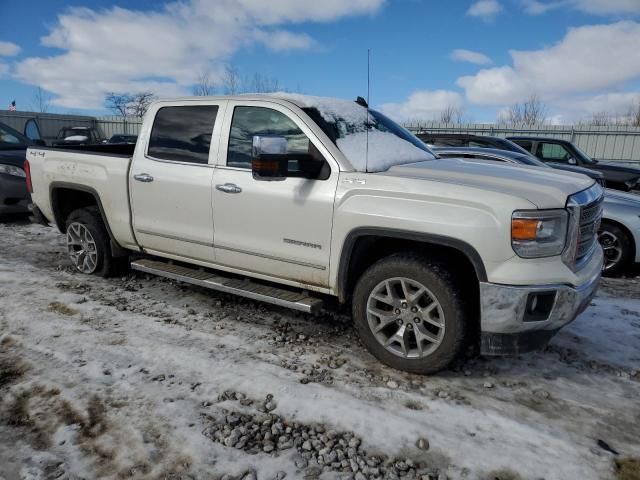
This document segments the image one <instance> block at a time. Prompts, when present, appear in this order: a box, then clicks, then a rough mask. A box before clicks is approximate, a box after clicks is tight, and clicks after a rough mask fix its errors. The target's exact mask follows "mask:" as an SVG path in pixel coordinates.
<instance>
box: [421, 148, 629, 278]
mask: <svg viewBox="0 0 640 480" xmlns="http://www.w3.org/2000/svg"><path fill="white" fill-rule="evenodd" d="M433 151H434V152H435V153H436V154H438V156H440V157H442V158H456V159H458V158H466V159H470V160H480V161H485V162H500V163H502V164H519V165H527V166H536V167H542V168H550V167H549V165H547V164H546V163H543V162H541V161H540V160H538V159H537V158H536V157H533V156H532V155H529V154H520V153H517V152H511V151H505V150H496V149H491V148H456V147H436V148H434V149H433ZM572 168H573V169H575V170H576V173H580V171H581V170H584V171H585V172H586V173H589V174H591V175H592V174H593V173H598V172H593V171H591V170H587V169H583V168H581V167H575V166H573V167H572ZM605 192H606V193H605V197H604V201H603V203H602V207H603V213H602V222H601V224H600V230H599V231H598V240H599V241H600V244H601V245H602V249H603V250H604V264H603V271H604V273H605V274H606V275H616V274H618V273H621V272H623V271H625V270H626V269H627V268H628V267H629V266H630V265H631V264H632V263H634V262H637V263H640V197H639V196H637V195H634V194H632V193H626V192H621V191H619V190H612V189H606V190H605Z"/></svg>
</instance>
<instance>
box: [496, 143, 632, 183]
mask: <svg viewBox="0 0 640 480" xmlns="http://www.w3.org/2000/svg"><path fill="white" fill-rule="evenodd" d="M508 138H509V140H511V141H512V142H514V143H517V144H518V145H519V146H521V147H522V148H524V149H525V150H527V151H528V152H530V153H532V154H534V155H535V156H536V157H538V158H539V159H540V160H542V161H543V162H545V163H548V164H549V165H551V166H552V167H553V166H555V165H577V166H579V167H583V168H588V169H590V170H595V171H597V172H601V173H602V174H603V175H604V178H605V181H606V185H607V188H613V189H615V190H622V191H624V192H635V193H640V168H636V167H631V166H626V165H616V164H615V163H613V162H600V161H598V160H594V159H593V158H591V157H589V155H587V154H586V153H584V152H583V151H582V150H580V148H578V146H577V145H574V144H573V143H571V142H569V141H567V140H561V139H558V138H539V137H528V136H518V137H508Z"/></svg>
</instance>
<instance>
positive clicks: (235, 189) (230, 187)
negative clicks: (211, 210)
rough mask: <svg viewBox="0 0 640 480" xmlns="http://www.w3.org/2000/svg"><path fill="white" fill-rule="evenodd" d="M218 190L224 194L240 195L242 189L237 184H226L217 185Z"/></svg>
mask: <svg viewBox="0 0 640 480" xmlns="http://www.w3.org/2000/svg"><path fill="white" fill-rule="evenodd" d="M216 190H220V191H221V192H224V193H240V192H241V191H242V189H241V188H240V187H239V186H237V185H236V184H235V183H225V184H218V185H216Z"/></svg>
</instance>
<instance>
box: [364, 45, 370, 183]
mask: <svg viewBox="0 0 640 480" xmlns="http://www.w3.org/2000/svg"><path fill="white" fill-rule="evenodd" d="M370 85H371V49H369V48H367V105H366V113H365V115H366V117H365V119H364V131H365V132H366V136H367V137H366V141H367V147H366V150H365V157H364V158H365V160H364V171H365V172H366V173H369V100H370V97H369V94H370Z"/></svg>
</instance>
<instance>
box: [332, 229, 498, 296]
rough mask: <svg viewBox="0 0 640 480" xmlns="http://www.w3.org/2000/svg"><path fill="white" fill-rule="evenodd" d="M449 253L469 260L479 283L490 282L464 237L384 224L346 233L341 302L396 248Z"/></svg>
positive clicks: (339, 283)
mask: <svg viewBox="0 0 640 480" xmlns="http://www.w3.org/2000/svg"><path fill="white" fill-rule="evenodd" d="M425 248H426V249H428V250H427V251H431V252H433V253H435V252H441V253H448V254H450V255H453V256H455V257H456V258H457V259H459V260H461V261H463V262H467V267H469V268H470V269H471V270H472V271H473V273H474V274H475V277H476V279H477V283H478V284H479V282H486V281H487V272H486V269H485V266H484V263H483V261H482V258H481V257H480V254H479V253H478V252H477V250H476V249H475V248H474V247H473V246H471V245H469V244H468V243H467V242H465V241H463V240H459V239H456V238H452V237H447V236H442V235H435V234H429V233H421V232H411V231H405V230H397V229H390V228H381V227H360V228H356V229H354V230H352V231H351V232H349V234H348V235H347V236H346V238H345V241H344V243H343V248H342V252H341V254H340V261H339V266H338V272H337V288H336V290H337V294H338V299H339V301H340V302H341V303H345V302H346V301H347V300H348V299H349V297H350V296H351V292H353V288H354V286H355V282H356V281H357V279H358V278H359V277H360V275H361V274H362V273H363V272H364V270H365V269H366V268H367V267H368V266H369V265H371V264H372V263H373V262H375V261H377V260H379V259H380V258H382V257H383V256H385V255H387V254H390V253H394V252H393V250H394V249H395V251H396V252H397V251H411V250H414V251H415V250H418V251H424V249H425Z"/></svg>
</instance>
